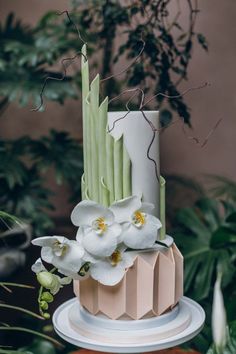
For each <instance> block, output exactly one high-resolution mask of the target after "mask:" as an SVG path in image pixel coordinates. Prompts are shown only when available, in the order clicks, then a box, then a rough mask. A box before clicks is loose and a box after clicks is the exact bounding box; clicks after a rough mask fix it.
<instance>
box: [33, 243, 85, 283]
mask: <svg viewBox="0 0 236 354" xmlns="http://www.w3.org/2000/svg"><path fill="white" fill-rule="evenodd" d="M32 243H33V244H34V245H36V246H40V247H42V250H41V257H42V259H43V260H44V261H45V262H47V263H50V264H52V265H53V266H54V267H56V268H57V269H58V271H59V272H60V273H61V274H64V275H66V276H71V277H73V278H76V277H77V276H78V272H79V270H80V268H81V266H82V264H83V260H82V258H83V255H84V249H83V247H82V246H81V245H80V244H79V243H78V242H77V241H71V240H68V239H67V238H66V237H63V236H44V237H39V238H36V239H35V240H33V241H32Z"/></svg>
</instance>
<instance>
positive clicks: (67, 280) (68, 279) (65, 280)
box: [60, 277, 72, 285]
mask: <svg viewBox="0 0 236 354" xmlns="http://www.w3.org/2000/svg"><path fill="white" fill-rule="evenodd" d="M71 281H72V278H71V277H64V278H60V284H61V285H67V284H70V283H71Z"/></svg>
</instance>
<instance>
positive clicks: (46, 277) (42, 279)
mask: <svg viewBox="0 0 236 354" xmlns="http://www.w3.org/2000/svg"><path fill="white" fill-rule="evenodd" d="M37 280H38V282H39V284H40V285H42V286H43V287H44V288H46V289H51V288H52V287H53V285H54V282H55V280H54V277H53V274H51V273H49V272H46V271H43V272H39V273H38V274H37Z"/></svg>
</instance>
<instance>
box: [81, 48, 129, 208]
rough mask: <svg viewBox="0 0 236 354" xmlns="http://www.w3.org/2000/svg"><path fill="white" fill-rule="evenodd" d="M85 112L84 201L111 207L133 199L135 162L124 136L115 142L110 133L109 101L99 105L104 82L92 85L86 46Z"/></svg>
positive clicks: (83, 81)
mask: <svg viewBox="0 0 236 354" xmlns="http://www.w3.org/2000/svg"><path fill="white" fill-rule="evenodd" d="M82 53H83V56H82V59H81V75H82V109H83V142H84V174H83V176H82V180H81V189H82V198H83V199H90V200H93V201H96V202H98V203H100V204H103V205H104V206H109V205H110V204H111V203H113V202H114V201H116V200H120V199H122V198H125V197H128V196H130V195H132V186H131V161H130V158H129V156H128V153H127V150H126V148H125V146H124V141H123V136H121V138H120V139H118V140H115V139H114V138H113V137H112V136H111V135H110V134H109V133H108V132H107V118H108V97H106V98H105V99H104V100H103V101H102V103H101V104H100V102H99V88H100V79H99V75H97V76H96V77H95V78H94V80H93V81H92V82H91V84H90V83H89V65H88V60H87V59H86V45H84V46H83V47H82Z"/></svg>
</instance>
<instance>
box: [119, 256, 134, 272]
mask: <svg viewBox="0 0 236 354" xmlns="http://www.w3.org/2000/svg"><path fill="white" fill-rule="evenodd" d="M133 264H134V255H132V254H130V253H129V252H124V253H123V254H122V261H121V266H122V267H124V268H125V269H127V268H129V267H131V266H132V265H133Z"/></svg>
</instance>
